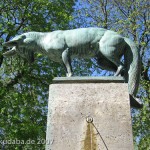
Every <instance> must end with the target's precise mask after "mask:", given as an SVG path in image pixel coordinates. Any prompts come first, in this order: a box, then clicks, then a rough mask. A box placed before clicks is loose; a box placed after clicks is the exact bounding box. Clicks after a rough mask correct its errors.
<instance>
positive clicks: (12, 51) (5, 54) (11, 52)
mask: <svg viewBox="0 0 150 150" xmlns="http://www.w3.org/2000/svg"><path fill="white" fill-rule="evenodd" d="M16 54H17V52H16V47H15V46H14V47H13V48H12V49H11V50H10V51H7V52H5V53H3V56H6V57H11V56H14V55H16Z"/></svg>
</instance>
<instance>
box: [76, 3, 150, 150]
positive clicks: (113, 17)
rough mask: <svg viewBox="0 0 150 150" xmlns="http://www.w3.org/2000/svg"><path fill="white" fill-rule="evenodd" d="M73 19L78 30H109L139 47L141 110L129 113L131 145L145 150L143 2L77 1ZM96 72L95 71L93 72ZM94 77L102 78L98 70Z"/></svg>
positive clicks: (148, 104)
mask: <svg viewBox="0 0 150 150" xmlns="http://www.w3.org/2000/svg"><path fill="white" fill-rule="evenodd" d="M75 10H76V11H75V12H74V18H75V21H76V22H77V26H78V27H89V26H99V27H103V28H107V29H112V30H115V31H117V32H118V33H121V34H123V35H124V36H127V37H129V38H130V39H133V40H134V41H135V42H136V43H137V45H139V49H140V53H141V58H142V71H141V84H140V90H139V96H140V98H141V99H142V100H143V103H144V107H143V108H142V109H141V110H135V109H132V120H133V133H134V140H135V145H137V147H139V149H141V150H142V149H143V150H144V149H147V148H149V143H150V134H149V133H150V130H149V129H150V121H149V118H150V116H149V110H150V94H149V93H150V69H149V66H150V60H149V55H150V51H149V47H150V37H149V34H150V26H149V24H150V20H149V19H150V18H149V17H150V16H149V3H148V1H147V0H144V1H143V0H122V1H118V0H82V1H81V0H79V2H78V4H77V5H76V7H75ZM95 70H97V69H95ZM97 73H99V74H100V75H102V74H103V71H101V70H98V71H97Z"/></svg>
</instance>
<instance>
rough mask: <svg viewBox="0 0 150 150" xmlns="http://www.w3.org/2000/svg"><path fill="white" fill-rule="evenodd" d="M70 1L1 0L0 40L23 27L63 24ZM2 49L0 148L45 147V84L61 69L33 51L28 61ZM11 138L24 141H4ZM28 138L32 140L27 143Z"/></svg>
mask: <svg viewBox="0 0 150 150" xmlns="http://www.w3.org/2000/svg"><path fill="white" fill-rule="evenodd" d="M73 5H74V2H73V1H67V0H64V1H60V0H55V1H49V0H32V1H31V0H28V1H27V0H22V1H20V0H2V1H1V4H0V14H1V16H0V37H1V38H0V42H1V43H2V42H4V41H9V40H10V39H11V38H12V37H14V36H15V35H17V34H21V33H23V32H27V31H41V32H46V31H49V32H50V31H52V30H56V29H65V28H67V27H68V22H69V21H70V20H71V15H70V14H71V13H72V11H73V9H72V6H73ZM62 18H63V19H62ZM5 51H7V49H6V48H2V47H0V65H2V66H1V68H0V101H1V105H0V116H1V117H0V141H4V143H3V144H2V143H1V142H0V149H2V148H4V149H7V150H9V149H10V150H13V149H14V150H26V149H40V150H41V149H45V144H46V143H45V141H44V140H45V137H46V134H45V132H46V122H47V121H46V120H47V117H46V116H47V100H48V88H49V84H50V83H51V81H52V79H53V78H54V76H63V75H65V72H64V70H63V69H62V67H61V66H60V65H59V64H57V63H54V62H52V61H50V60H48V59H47V58H46V57H43V56H41V55H40V54H35V61H34V63H32V64H29V63H27V62H26V60H23V59H21V58H20V57H19V56H16V57H13V58H3V56H2V53H3V52H5ZM2 60H3V63H2ZM11 140H19V142H21V140H22V142H24V144H23V143H22V144H7V142H11V143H13V141H11ZM31 140H33V141H34V142H35V143H34V144H30V141H31ZM25 142H29V143H28V144H26V143H25Z"/></svg>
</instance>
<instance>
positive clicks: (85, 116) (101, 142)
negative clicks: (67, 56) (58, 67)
mask: <svg viewBox="0 0 150 150" xmlns="http://www.w3.org/2000/svg"><path fill="white" fill-rule="evenodd" d="M123 82H124V81H123V79H122V78H118V77H110V78H108V77H95V78H94V77H89V78H87V77H80V78H77V77H71V78H55V79H54V80H53V84H51V85H50V90H49V104H48V118H47V133H46V142H47V144H46V150H133V138H132V125H131V115H130V102H129V94H128V88H127V84H126V83H123Z"/></svg>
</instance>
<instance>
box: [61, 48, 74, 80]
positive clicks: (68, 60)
mask: <svg viewBox="0 0 150 150" xmlns="http://www.w3.org/2000/svg"><path fill="white" fill-rule="evenodd" d="M62 60H63V63H64V65H65V68H66V71H67V74H66V76H67V77H71V76H72V67H71V58H70V55H69V48H67V49H66V50H64V51H63V53H62Z"/></svg>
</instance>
